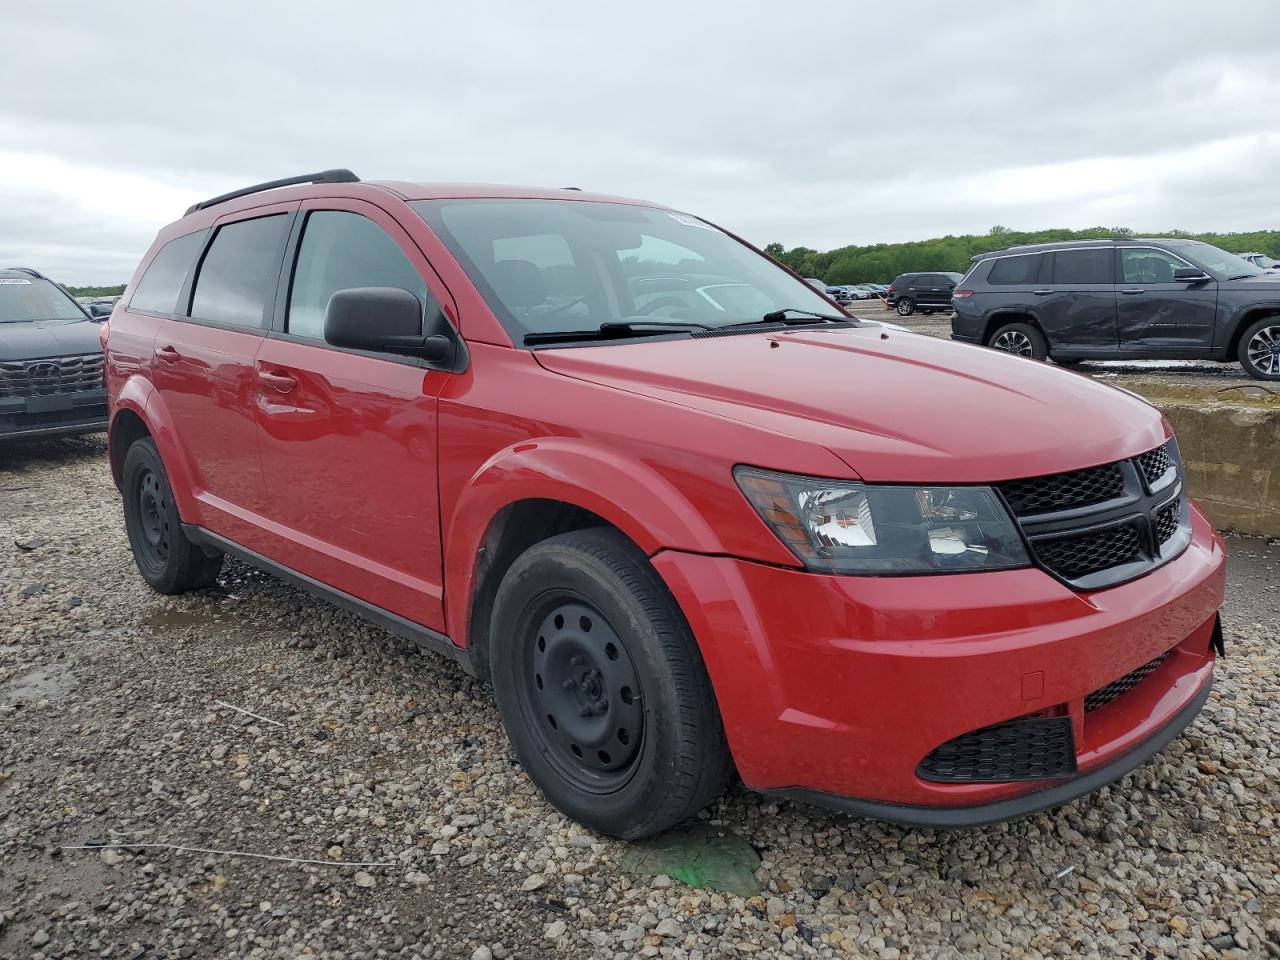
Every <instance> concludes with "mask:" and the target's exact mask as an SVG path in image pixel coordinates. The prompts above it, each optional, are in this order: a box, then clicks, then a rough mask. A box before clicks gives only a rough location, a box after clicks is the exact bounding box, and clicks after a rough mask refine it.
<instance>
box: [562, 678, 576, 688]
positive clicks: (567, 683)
mask: <svg viewBox="0 0 1280 960" xmlns="http://www.w3.org/2000/svg"><path fill="white" fill-rule="evenodd" d="M560 686H561V687H563V688H564V689H565V690H572V689H573V688H574V687H575V686H577V684H575V683H574V682H573V681H572V680H566V681H565V682H564V683H562V684H560Z"/></svg>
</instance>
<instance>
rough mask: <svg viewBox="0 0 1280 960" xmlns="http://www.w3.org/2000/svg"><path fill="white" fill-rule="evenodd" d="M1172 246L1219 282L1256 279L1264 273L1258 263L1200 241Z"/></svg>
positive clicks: (1176, 243)
mask: <svg viewBox="0 0 1280 960" xmlns="http://www.w3.org/2000/svg"><path fill="white" fill-rule="evenodd" d="M1170 246H1171V247H1173V248H1174V249H1175V250H1177V251H1178V252H1179V253H1185V254H1186V255H1187V256H1188V257H1190V258H1191V259H1192V260H1194V261H1196V262H1197V263H1198V264H1199V265H1200V266H1202V267H1204V268H1205V269H1206V270H1208V271H1209V272H1210V273H1211V274H1213V275H1214V278H1215V279H1218V280H1227V279H1230V278H1235V277H1256V276H1258V274H1260V273H1263V272H1264V271H1263V270H1262V268H1261V267H1259V266H1258V265H1257V264H1256V263H1250V262H1249V261H1248V260H1246V259H1244V258H1243V257H1237V256H1236V255H1235V254H1234V253H1227V251H1225V250H1221V249H1219V248H1218V247H1215V246H1213V245H1212V244H1208V243H1202V242H1201V241H1199V240H1178V241H1176V242H1174V243H1171V244H1170Z"/></svg>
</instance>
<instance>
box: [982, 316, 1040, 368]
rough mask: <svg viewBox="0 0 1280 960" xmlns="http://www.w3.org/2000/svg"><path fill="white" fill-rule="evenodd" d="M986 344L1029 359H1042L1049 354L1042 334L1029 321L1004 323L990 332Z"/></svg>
mask: <svg viewBox="0 0 1280 960" xmlns="http://www.w3.org/2000/svg"><path fill="white" fill-rule="evenodd" d="M987 346H988V347H991V349H993V350H1003V351H1004V352H1005V353H1012V354H1014V355H1015V356H1019V357H1028V358H1029V359H1031V360H1043V359H1044V358H1045V357H1047V356H1048V355H1049V345H1048V344H1047V343H1046V342H1045V339H1044V334H1042V333H1041V332H1040V331H1039V330H1037V329H1036V328H1035V327H1033V326H1031V324H1029V323H1006V324H1005V325H1004V326H1003V327H1000V328H999V329H998V330H996V331H995V332H994V333H993V334H991V337H990V338H989V339H988V340H987Z"/></svg>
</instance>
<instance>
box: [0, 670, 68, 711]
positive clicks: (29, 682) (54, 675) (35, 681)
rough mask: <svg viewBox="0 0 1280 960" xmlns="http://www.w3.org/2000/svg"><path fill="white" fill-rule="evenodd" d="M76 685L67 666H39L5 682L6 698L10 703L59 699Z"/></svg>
mask: <svg viewBox="0 0 1280 960" xmlns="http://www.w3.org/2000/svg"><path fill="white" fill-rule="evenodd" d="M73 686H75V680H74V679H72V677H71V671H70V670H69V669H68V668H66V667H39V668H37V669H35V670H32V671H31V672H30V673H25V674H23V675H22V676H20V677H17V678H16V679H13V680H10V681H9V682H8V683H7V684H5V687H4V692H5V699H6V700H8V701H9V702H10V703H14V702H25V703H35V702H37V701H39V700H57V699H59V698H60V697H63V696H66V694H68V693H69V692H70V691H71V688H72V687H73Z"/></svg>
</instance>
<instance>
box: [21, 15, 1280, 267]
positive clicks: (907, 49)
mask: <svg viewBox="0 0 1280 960" xmlns="http://www.w3.org/2000/svg"><path fill="white" fill-rule="evenodd" d="M0 13H2V17H0V22H2V23H3V33H2V34H0V90H4V91H5V96H4V97H3V98H0V264H2V265H23V266H33V267H36V268H37V269H40V270H43V271H45V272H47V273H48V274H49V275H51V276H53V277H55V278H56V279H59V280H61V281H63V282H64V283H68V284H74V285H83V284H109V283H122V282H124V281H125V280H127V279H128V278H129V276H130V275H131V274H132V272H133V270H134V268H135V266H136V265H137V263H138V261H139V259H140V258H141V257H142V255H143V253H145V251H146V249H147V247H148V246H149V245H150V242H151V240H152V239H153V238H154V236H155V233H156V231H157V230H158V229H159V228H160V227H161V226H163V225H164V224H166V223H169V222H171V221H172V220H175V219H177V218H178V217H180V216H181V214H182V211H183V210H184V209H185V208H186V207H187V206H188V205H189V204H190V203H192V202H194V201H196V200H199V199H202V198H205V197H209V196H212V195H214V194H218V193H221V192H224V191H226V190H230V189H234V188H236V187H238V186H242V185H245V184H248V183H253V182H258V181H262V180H269V179H274V178H277V177H282V176H289V175H291V174H297V173H303V172H308V171H312V170H320V169H325V168H329V167H349V168H351V169H352V170H354V171H355V172H356V173H357V174H359V175H360V176H361V177H362V178H364V179H367V180H373V179H379V178H385V179H398V180H446V181H477V182H489V183H517V184H533V185H538V186H567V185H575V186H581V187H584V188H586V189H589V190H594V191H597V192H602V193H612V194H619V195H623V196H634V197H641V198H644V199H647V200H655V201H659V202H663V203H667V204H670V205H672V206H674V207H677V208H679V209H683V210H688V211H690V212H693V213H697V214H699V215H701V216H704V217H706V218H707V219H710V220H712V221H714V222H717V223H720V224H722V225H723V226H725V227H727V228H729V229H732V230H734V231H735V232H737V233H740V234H741V235H743V236H744V237H746V238H747V239H748V240H751V241H752V242H754V243H756V244H757V245H760V246H763V245H765V244H766V243H770V242H773V241H778V242H781V243H783V244H784V245H786V246H788V247H792V246H798V245H804V246H809V247H814V248H816V249H829V248H831V247H836V246H842V245H845V244H849V243H859V244H862V243H876V242H892V241H901V240H913V239H925V238H928V237H936V236H942V235H945V234H949V233H950V234H960V233H985V232H986V231H987V230H989V229H990V228H991V226H993V225H995V224H1001V225H1004V226H1007V227H1012V228H1015V229H1038V228H1043V227H1086V226H1128V227H1133V228H1135V229H1139V230H1142V231H1144V232H1148V233H1150V232H1158V231H1160V230H1167V229H1174V228H1179V229H1185V230H1214V231H1235V230H1257V229H1276V228H1280V3H1277V2H1275V0H1252V2H1248V3H1234V2H1217V3H1212V4H1206V3H1204V2H1203V0H1193V2H1184V0H1159V2H1148V0H1124V2H1120V3H1117V2H1115V0H1108V2H1101V3H1100V2H1095V0H1074V2H1072V3H1037V2H1030V0H1022V2H1002V0H983V2H979V3H975V4H959V3H955V2H953V0H952V2H945V3H935V2H912V0H897V2H893V3H881V2H835V0H833V2H828V3H814V2H805V0H791V2H787V3H779V2H777V0H771V2H756V0H738V2H734V3H722V2H712V0H703V2H696V0H685V2H682V3H671V2H667V0H649V2H647V3H644V4H625V5H621V4H611V3H599V2H594V3H588V2H564V0H541V2H537V3H532V2H513V0H495V2H486V0H479V2H473V3H465V4H459V3H449V4H440V3H435V2H429V0H405V2H401V0H385V2H384V0H366V2H364V3H362V4H352V3H350V2H344V3H332V2H329V0H309V2H307V3H305V4H304V3H293V4H289V3H281V2H274V0H257V2H254V3H242V2H237V0H227V2H219V3H215V4H199V5H196V4H182V3H173V2H172V0H166V2H153V0H129V2H128V3H127V4H107V3H101V2H83V3H82V2H75V0H59V2H48V3H26V4H19V3H16V2H13V3H6V4H4V8H3V10H0Z"/></svg>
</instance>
